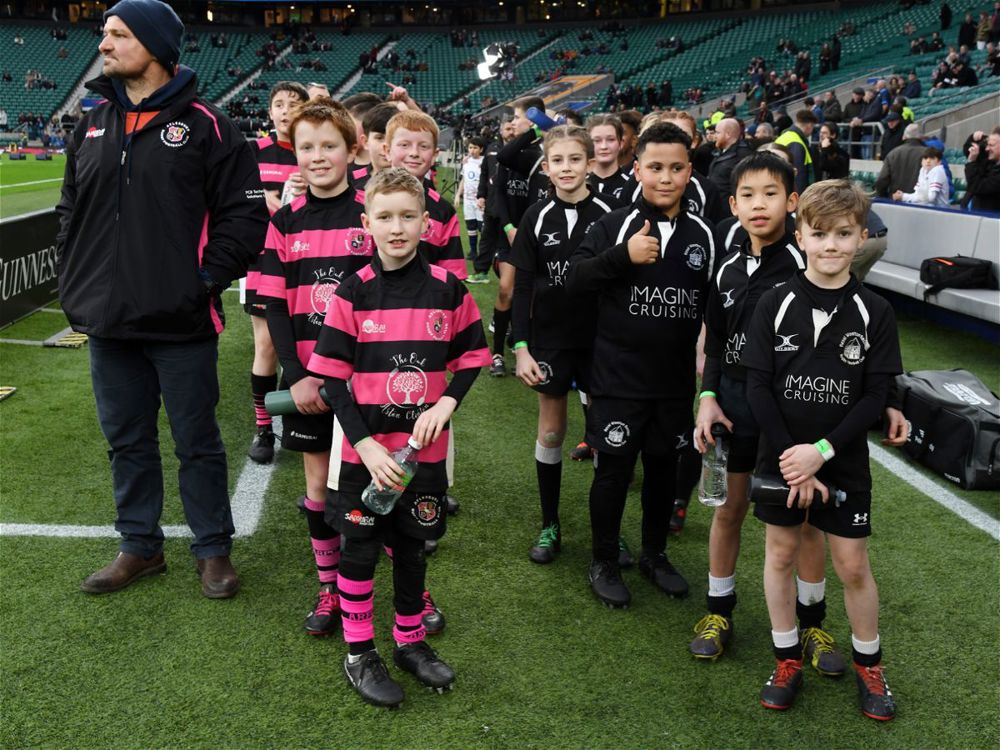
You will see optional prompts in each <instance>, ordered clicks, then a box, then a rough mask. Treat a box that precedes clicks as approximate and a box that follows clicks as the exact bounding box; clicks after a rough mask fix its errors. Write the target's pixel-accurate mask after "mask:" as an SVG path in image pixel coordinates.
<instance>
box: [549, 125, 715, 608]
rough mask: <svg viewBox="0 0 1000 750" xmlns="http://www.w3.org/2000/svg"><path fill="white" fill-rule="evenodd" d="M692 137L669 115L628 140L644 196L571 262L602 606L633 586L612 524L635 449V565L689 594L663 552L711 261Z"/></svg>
mask: <svg viewBox="0 0 1000 750" xmlns="http://www.w3.org/2000/svg"><path fill="white" fill-rule="evenodd" d="M690 146H691V139H690V138H689V137H688V136H687V134H686V133H684V131H682V130H681V129H680V128H678V127H677V126H676V125H673V124H671V123H657V124H655V125H652V126H650V127H649V128H647V129H646V130H645V131H644V132H643V134H642V135H641V136H640V137H639V142H638V144H637V145H636V167H635V173H636V177H637V178H638V180H639V183H640V184H641V185H642V196H641V198H640V199H639V200H638V201H637V202H636V203H635V204H633V205H632V206H630V207H628V208H623V209H618V210H616V211H613V212H611V213H610V214H608V215H606V216H605V217H604V218H602V219H600V220H599V221H598V222H597V223H596V224H594V226H593V227H592V228H591V230H590V232H589V233H588V234H587V237H586V238H585V239H584V241H583V243H582V244H581V245H580V247H579V248H577V250H576V252H575V253H574V254H573V256H572V258H571V260H570V268H569V291H570V293H571V294H588V293H590V294H593V293H596V294H597V295H598V305H597V306H598V319H597V335H596V338H595V340H594V355H593V366H592V368H591V383H590V386H591V391H590V395H591V405H590V408H589V412H588V416H587V442H588V443H589V444H590V445H591V446H592V447H593V448H594V449H595V450H596V451H597V459H596V462H595V463H596V466H595V471H594V482H593V484H592V486H591V489H590V522H591V533H592V537H593V562H592V563H591V566H590V582H591V588H592V589H593V591H594V593H595V594H596V595H597V597H598V598H599V599H600V600H601V601H602V602H604V603H605V604H607V605H609V606H627V605H628V603H629V601H630V599H631V595H630V594H629V591H628V588H627V587H626V586H625V584H624V582H623V581H622V579H621V576H620V573H619V565H618V533H619V530H620V527H621V518H622V513H623V511H624V508H625V496H626V492H627V490H628V483H629V479H630V477H631V474H632V470H633V467H634V466H635V460H636V457H637V456H638V455H639V454H640V453H641V454H642V457H643V473H644V476H643V486H642V509H643V520H642V555H641V557H640V560H639V570H640V572H641V573H642V574H643V575H645V576H646V577H648V578H650V579H651V580H652V581H653V582H654V583H655V584H656V585H657V586H658V587H659V588H660V589H662V590H663V591H665V592H666V593H668V594H671V595H674V596H684V595H686V594H687V590H688V586H687V582H686V581H685V580H684V578H683V576H681V575H680V573H678V572H677V570H676V569H675V568H674V567H673V566H672V565H671V564H670V561H669V560H668V559H667V556H666V553H665V550H666V542H667V531H668V526H669V521H670V510H671V505H670V501H671V500H672V499H673V498H672V497H671V496H672V495H673V489H674V484H675V483H674V477H675V473H676V465H677V450H678V447H679V446H681V444H682V443H686V442H688V441H689V439H690V438H689V436H690V435H691V429H692V427H693V424H692V417H691V402H692V400H693V399H694V394H695V357H696V344H697V341H698V335H699V333H700V331H701V326H702V315H703V312H704V304H705V294H706V293H707V291H708V287H709V284H710V282H711V271H712V268H713V266H714V262H715V244H714V241H713V238H712V228H711V226H710V225H709V224H708V223H707V222H706V221H705V220H704V219H702V218H701V217H699V216H696V215H694V214H690V213H688V212H686V211H685V210H684V207H683V196H684V189H685V188H686V187H687V183H688V180H689V178H690V176H691V161H690V158H689V155H688V154H689V151H688V150H689V148H690Z"/></svg>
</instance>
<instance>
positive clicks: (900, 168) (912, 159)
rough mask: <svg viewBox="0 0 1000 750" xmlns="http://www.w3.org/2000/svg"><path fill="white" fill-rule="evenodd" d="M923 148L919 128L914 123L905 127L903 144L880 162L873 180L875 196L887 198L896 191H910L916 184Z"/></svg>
mask: <svg viewBox="0 0 1000 750" xmlns="http://www.w3.org/2000/svg"><path fill="white" fill-rule="evenodd" d="M924 148H925V146H924V142H923V139H922V138H921V137H920V126H919V125H917V124H916V123H914V124H912V125H907V126H906V128H905V129H904V130H903V142H902V143H900V144H899V146H897V147H896V148H894V149H893V150H892V153H890V154H889V156H888V157H886V159H885V160H884V161H883V162H882V169H881V171H880V172H879V175H878V177H877V178H876V180H875V194H876V195H878V196H880V197H882V198H889V197H890V196H892V194H893V193H895V192H896V191H897V190H911V189H912V188H913V186H914V185H916V184H917V177H918V175H919V174H920V160H921V159H923V157H924Z"/></svg>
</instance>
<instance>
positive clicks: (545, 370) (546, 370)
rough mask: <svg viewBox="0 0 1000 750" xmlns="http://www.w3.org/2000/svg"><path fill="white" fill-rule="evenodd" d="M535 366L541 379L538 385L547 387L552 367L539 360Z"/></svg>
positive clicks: (550, 378)
mask: <svg viewBox="0 0 1000 750" xmlns="http://www.w3.org/2000/svg"><path fill="white" fill-rule="evenodd" d="M536 364H537V365H538V369H539V370H540V371H541V373H542V379H541V380H539V381H538V385H548V384H549V381H551V380H552V365H550V364H549V363H548V362H542V361H541V360H539V361H538V362H537V363H536Z"/></svg>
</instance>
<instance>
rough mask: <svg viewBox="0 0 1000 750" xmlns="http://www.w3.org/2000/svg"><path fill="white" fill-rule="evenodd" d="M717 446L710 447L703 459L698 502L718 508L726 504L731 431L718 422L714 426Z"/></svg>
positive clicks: (713, 434)
mask: <svg viewBox="0 0 1000 750" xmlns="http://www.w3.org/2000/svg"><path fill="white" fill-rule="evenodd" d="M712 437H713V438H715V445H709V446H708V450H707V451H705V455H704V456H702V459H701V483H700V484H699V485H698V500H699V502H701V504H702V505H707V506H708V507H710V508H717V507H719V506H720V505H723V504H724V503H725V502H726V489H727V484H728V482H727V479H726V463H727V461H728V459H729V430H727V429H726V427H725V425H723V424H722V423H720V422H716V423H715V424H713V425H712Z"/></svg>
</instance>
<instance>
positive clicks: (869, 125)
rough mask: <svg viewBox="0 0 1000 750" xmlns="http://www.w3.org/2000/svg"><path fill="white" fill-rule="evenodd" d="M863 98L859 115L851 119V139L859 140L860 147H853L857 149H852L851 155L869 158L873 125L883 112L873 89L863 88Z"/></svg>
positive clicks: (871, 147) (873, 134) (872, 140)
mask: <svg viewBox="0 0 1000 750" xmlns="http://www.w3.org/2000/svg"><path fill="white" fill-rule="evenodd" d="M855 91H857V89H855ZM863 100H864V104H863V105H862V109H861V115H860V116H858V117H855V118H854V119H852V120H851V140H852V141H861V146H860V148H859V147H857V146H855V147H854V149H858V150H857V151H854V150H853V149H852V155H853V156H859V157H860V158H862V159H871V158H872V156H873V155H874V147H873V146H872V144H873V143H874V141H875V131H874V129H873V126H874V124H875V123H877V122H880V121H881V120H882V117H883V116H884V114H885V112H884V111H883V110H882V103H881V102H880V101H879V99H878V97H877V96H876V95H875V89H873V88H867V89H864V98H863Z"/></svg>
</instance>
